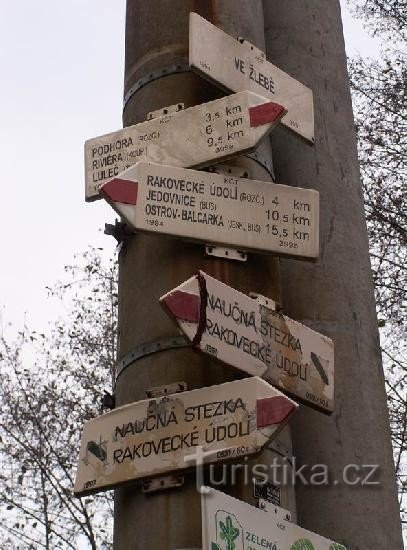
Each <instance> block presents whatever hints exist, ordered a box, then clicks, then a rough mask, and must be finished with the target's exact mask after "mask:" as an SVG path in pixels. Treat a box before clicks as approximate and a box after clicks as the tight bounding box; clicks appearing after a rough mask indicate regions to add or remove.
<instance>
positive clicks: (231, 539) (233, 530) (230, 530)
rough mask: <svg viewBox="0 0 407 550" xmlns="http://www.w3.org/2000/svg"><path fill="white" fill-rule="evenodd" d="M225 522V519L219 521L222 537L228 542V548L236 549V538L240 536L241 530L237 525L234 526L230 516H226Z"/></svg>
mask: <svg viewBox="0 0 407 550" xmlns="http://www.w3.org/2000/svg"><path fill="white" fill-rule="evenodd" d="M225 523H226V525H225ZM225 523H223V521H221V522H220V523H219V525H220V538H221V539H222V540H224V541H225V542H226V550H235V548H236V545H235V540H236V539H237V537H238V536H239V533H240V530H239V529H238V528H237V527H234V525H233V523H232V518H231V517H230V516H228V517H227V518H226V522H225Z"/></svg>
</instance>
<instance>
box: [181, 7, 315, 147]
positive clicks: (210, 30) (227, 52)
mask: <svg viewBox="0 0 407 550" xmlns="http://www.w3.org/2000/svg"><path fill="white" fill-rule="evenodd" d="M189 64H190V65H191V68H192V69H194V70H195V71H197V72H198V73H199V74H201V75H202V76H204V77H206V78H208V79H209V80H211V81H212V82H214V83H215V84H217V85H219V86H220V87H221V88H223V89H226V90H229V91H233V92H239V91H240V90H251V91H253V92H256V93H257V94H260V95H262V96H263V97H266V98H268V99H270V100H272V101H276V102H277V103H281V105H284V107H285V108H286V109H287V110H288V113H287V115H286V116H285V117H284V119H283V120H282V124H284V125H285V126H287V127H288V128H290V129H291V130H293V131H294V132H296V133H297V134H299V135H300V136H302V137H304V138H306V139H307V140H309V141H311V142H313V141H314V105H313V97H312V91H311V90H310V89H309V88H307V87H306V86H304V84H301V82H298V80H295V79H294V78H292V77H291V76H289V75H288V74H287V73H285V72H283V71H282V70H280V69H278V68H277V67H276V66H275V65H272V64H271V63H270V62H269V61H267V59H266V57H265V54H264V53H263V52H261V51H260V50H258V49H257V48H255V47H254V46H252V45H251V44H248V43H246V42H239V41H237V40H236V39H235V38H233V37H232V36H230V35H228V34H226V33H225V32H223V31H222V30H221V29H219V28H218V27H215V26H214V25H212V24H211V23H209V21H207V20H206V19H203V18H202V17H201V16H200V15H198V14H197V13H190V19H189Z"/></svg>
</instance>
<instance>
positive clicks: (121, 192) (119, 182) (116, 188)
mask: <svg viewBox="0 0 407 550" xmlns="http://www.w3.org/2000/svg"><path fill="white" fill-rule="evenodd" d="M137 191H138V183H137V182H136V181H131V180H123V179H120V178H113V179H112V180H110V181H108V182H107V183H105V184H104V185H103V186H102V187H101V189H100V192H101V194H102V195H103V196H104V198H105V199H107V200H109V201H112V202H121V203H123V204H137Z"/></svg>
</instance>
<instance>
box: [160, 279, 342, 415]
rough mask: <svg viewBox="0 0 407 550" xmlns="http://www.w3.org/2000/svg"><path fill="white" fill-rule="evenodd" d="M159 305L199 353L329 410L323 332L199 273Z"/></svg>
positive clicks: (329, 369)
mask: <svg viewBox="0 0 407 550" xmlns="http://www.w3.org/2000/svg"><path fill="white" fill-rule="evenodd" d="M160 303H161V305H162V306H163V307H164V309H165V310H166V311H167V313H168V314H169V315H170V316H171V317H172V318H173V319H174V320H175V322H176V323H177V325H178V327H179V328H180V329H181V331H182V332H183V333H184V334H185V336H186V337H187V338H188V340H189V341H191V342H192V343H193V344H194V346H195V347H196V348H197V349H199V350H200V351H202V352H204V353H207V354H208V355H211V356H213V357H215V358H216V359H219V360H220V361H222V362H224V363H227V364H228V365H232V366H234V367H236V368H238V369H240V370H242V371H244V372H246V373H248V374H251V375H256V376H262V377H263V378H264V379H265V380H267V381H268V382H270V383H271V384H273V385H274V386H277V387H278V388H279V389H281V390H283V391H285V392H287V393H289V394H290V395H293V396H295V397H297V398H300V399H301V400H302V401H304V402H306V403H308V404H311V405H313V406H314V407H316V408H318V409H319V410H321V411H323V412H326V413H329V414H330V413H331V412H332V411H333V407H334V348H333V343H332V340H330V339H329V338H327V337H326V336H323V335H322V334H319V333H318V332H315V331H313V330H311V329H310V328H308V327H306V326H304V325H302V324H300V323H298V322H296V321H293V320H292V319H290V318H289V317H286V316H285V315H282V314H281V313H278V312H276V311H274V310H272V309H270V308H268V307H266V306H265V305H262V303H261V302H259V301H257V300H256V299H253V298H249V296H247V295H246V294H242V293H241V292H238V291H237V290H235V289H233V288H231V287H230V286H227V285H226V284H224V283H222V282H220V281H218V280H217V279H214V278H213V277H210V276H209V275H207V274H206V273H204V272H203V271H200V272H199V273H198V275H195V276H194V277H191V278H190V279H188V281H186V282H184V283H182V284H181V285H180V286H178V287H177V288H175V289H174V290H171V291H170V292H168V293H167V294H165V295H164V296H162V297H161V298H160Z"/></svg>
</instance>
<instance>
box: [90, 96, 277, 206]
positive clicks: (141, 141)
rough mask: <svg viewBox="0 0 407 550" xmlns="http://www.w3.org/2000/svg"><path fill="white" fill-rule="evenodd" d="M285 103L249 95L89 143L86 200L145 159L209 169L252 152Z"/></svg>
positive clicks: (111, 134) (150, 121)
mask: <svg viewBox="0 0 407 550" xmlns="http://www.w3.org/2000/svg"><path fill="white" fill-rule="evenodd" d="M285 113H286V110H285V108H284V107H282V106H281V105H277V104H276V103H274V102H270V101H269V100H267V99H264V97H261V96H259V95H257V94H255V93H252V92H249V91H244V92H240V93H237V94H233V95H230V96H227V97H223V98H221V99H216V100H215V101H210V102H209V103H203V104H201V105H197V106H196V107H190V108H189V109H185V111H178V112H175V113H171V114H167V115H163V116H160V117H158V118H154V119H152V120H147V121H146V122H141V123H140V124H135V125H134V126H129V127H127V128H123V129H122V130H118V131H117V132H112V133H110V134H106V135H104V136H99V137H96V138H93V139H90V140H88V141H87V142H86V143H85V187H86V190H85V191H86V200H88V201H90V200H94V199H97V198H99V188H100V186H101V185H103V184H104V183H106V182H107V181H108V180H110V179H112V178H114V177H115V176H118V175H119V174H120V173H121V172H123V171H124V170H126V169H127V168H129V167H130V166H132V165H133V164H135V163H136V162H138V161H140V160H147V161H152V162H158V163H160V164H161V163H163V164H171V165H173V166H186V167H188V166H194V167H200V168H201V167H203V166H207V165H209V164H214V163H216V162H220V161H223V160H226V159H228V158H231V157H234V156H237V155H241V154H243V153H245V152H249V151H252V150H253V149H254V148H255V147H256V146H257V145H258V144H259V143H260V141H261V140H262V139H263V138H264V137H265V136H266V135H267V134H269V133H270V132H271V130H272V129H273V128H274V127H275V126H276V125H277V124H278V123H279V121H280V120H281V118H282V117H283V116H284V115H285Z"/></svg>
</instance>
